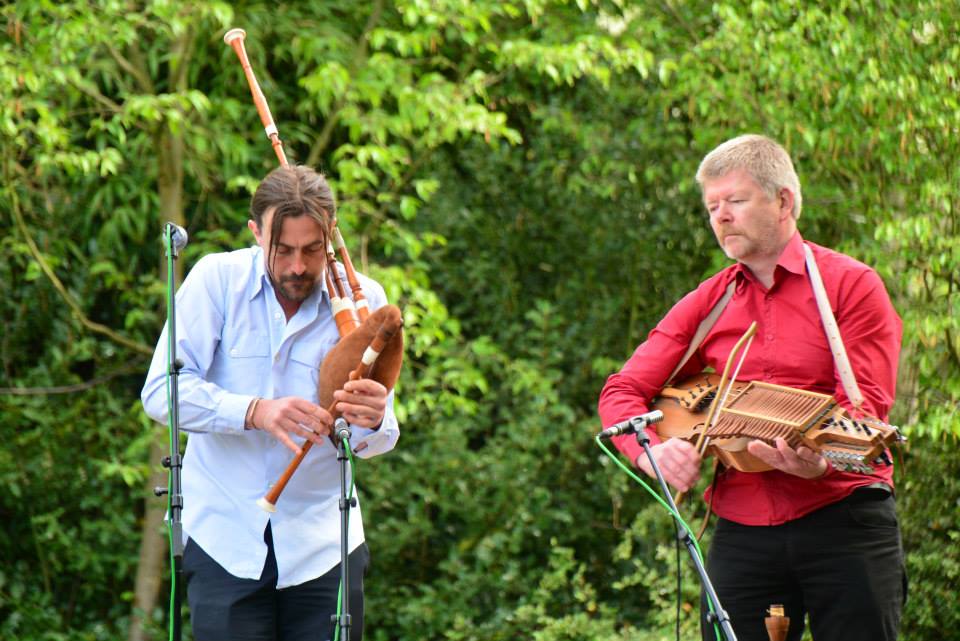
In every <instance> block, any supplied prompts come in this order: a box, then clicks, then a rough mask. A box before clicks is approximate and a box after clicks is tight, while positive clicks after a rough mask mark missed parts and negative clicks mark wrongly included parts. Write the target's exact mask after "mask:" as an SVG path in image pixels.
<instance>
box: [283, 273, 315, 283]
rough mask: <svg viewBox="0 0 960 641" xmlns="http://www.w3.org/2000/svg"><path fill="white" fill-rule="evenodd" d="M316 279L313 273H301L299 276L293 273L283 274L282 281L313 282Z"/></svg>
mask: <svg viewBox="0 0 960 641" xmlns="http://www.w3.org/2000/svg"><path fill="white" fill-rule="evenodd" d="M315 280H316V277H314V276H313V274H301V275H299V276H297V275H295V274H291V275H289V276H281V277H280V282H281V283H312V282H313V281H315Z"/></svg>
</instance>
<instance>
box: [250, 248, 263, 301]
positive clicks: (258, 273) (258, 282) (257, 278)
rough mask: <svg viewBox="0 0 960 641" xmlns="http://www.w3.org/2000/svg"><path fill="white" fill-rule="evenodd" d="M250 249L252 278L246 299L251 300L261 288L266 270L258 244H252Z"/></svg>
mask: <svg viewBox="0 0 960 641" xmlns="http://www.w3.org/2000/svg"><path fill="white" fill-rule="evenodd" d="M251 249H253V280H252V282H251V283H250V285H251V286H250V297H249V299H248V300H253V299H254V298H256V297H257V294H259V293H260V290H262V289H263V284H264V281H265V279H266V278H267V270H266V266H265V265H264V262H263V249H261V248H260V245H254V246H253V247H252V248H251Z"/></svg>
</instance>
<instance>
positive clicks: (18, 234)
mask: <svg viewBox="0 0 960 641" xmlns="http://www.w3.org/2000/svg"><path fill="white" fill-rule="evenodd" d="M0 16H2V20H3V22H4V26H5V36H3V37H0V82H2V83H3V86H4V87H5V88H8V91H7V92H6V93H5V94H4V96H3V98H2V99H0V172H2V178H3V180H2V182H0V222H3V223H4V226H5V228H6V229H7V230H8V233H7V234H6V235H5V236H4V237H3V238H0V251H2V252H3V255H4V256H5V260H4V261H0V293H2V296H0V308H2V310H3V312H2V314H3V315H2V319H3V331H2V332H0V372H2V376H0V381H2V382H0V386H3V389H2V390H0V418H2V420H3V424H4V425H5V426H7V429H8V431H9V437H8V438H7V439H5V442H4V446H3V447H2V448H0V480H2V481H3V482H4V486H5V487H6V488H8V492H7V493H6V495H5V498H4V499H0V514H2V515H3V516H4V517H5V518H4V521H5V522H6V523H8V527H7V528H5V530H4V531H3V533H2V534H0V554H2V556H3V558H4V559H5V560H6V559H9V561H6V562H5V563H4V565H3V566H2V568H0V637H3V638H6V637H13V638H24V639H28V638H29V639H32V638H37V639H115V638H120V637H123V636H125V635H126V633H127V631H128V627H129V625H130V623H129V622H130V614H131V601H132V598H133V595H132V591H133V589H134V586H133V577H134V574H135V570H136V564H137V547H138V541H137V540H136V539H137V536H136V535H135V534H134V533H137V532H139V531H140V528H141V526H142V525H143V523H142V519H143V516H142V515H143V514H144V511H145V506H146V505H149V504H148V503H146V501H155V500H156V499H153V498H152V497H151V498H148V497H147V496H146V494H147V493H146V491H145V484H146V477H147V475H148V473H149V472H150V471H151V470H153V469H155V467H156V461H153V460H149V455H148V451H149V439H150V436H151V435H152V433H153V430H154V428H153V427H152V426H151V425H150V424H149V421H147V420H146V418H145V417H144V416H143V414H142V412H141V411H140V409H139V405H138V402H137V395H138V392H139V388H140V384H141V382H142V375H143V371H144V370H145V368H146V358H147V354H149V352H150V351H151V349H152V345H153V343H154V341H155V340H156V336H157V335H158V334H159V330H160V327H161V325H162V322H163V292H164V287H163V284H162V278H160V277H158V274H162V272H158V266H159V265H161V263H162V261H163V256H162V250H161V247H160V244H159V243H158V242H157V240H158V238H159V236H160V229H161V223H162V222H163V221H166V220H173V221H175V222H178V223H179V224H184V225H185V226H186V227H187V228H188V229H189V232H190V236H191V244H190V246H189V247H188V248H187V250H186V251H185V252H184V253H183V256H182V260H181V262H182V265H181V266H180V267H181V268H189V266H190V265H192V264H193V263H194V262H195V261H196V259H197V258H199V257H200V256H202V255H203V254H205V253H208V252H210V251H220V250H223V249H229V248H234V247H238V246H242V245H244V244H246V243H249V242H250V238H249V235H248V234H247V232H246V230H245V227H244V223H245V220H246V216H247V215H246V209H247V206H248V201H249V197H250V194H251V193H252V191H253V190H254V189H255V187H256V185H257V183H258V181H259V180H260V178H261V177H262V176H263V175H264V174H265V173H266V172H267V171H268V170H269V169H271V168H272V167H273V166H274V165H275V159H274V158H273V156H272V155H271V153H270V151H269V148H268V145H267V143H266V141H265V140H264V138H263V135H262V134H261V133H260V128H259V124H258V123H257V118H256V115H255V113H254V110H253V107H252V106H251V105H250V101H249V96H248V92H247V88H246V84H245V80H244V79H243V75H242V72H241V70H240V67H239V64H238V63H237V62H236V60H235V57H234V54H233V53H232V52H231V51H230V50H229V49H228V48H227V47H225V46H224V45H223V44H222V42H221V41H220V36H221V35H222V33H223V32H224V31H225V30H226V29H227V28H229V27H232V26H234V25H238V26H242V27H243V28H245V29H246V31H247V32H248V41H247V50H248V53H249V55H250V58H251V62H252V64H253V67H254V68H255V70H256V73H257V76H258V78H259V80H260V83H261V85H262V87H263V90H264V92H265V94H266V95H267V97H268V98H269V100H270V104H271V108H272V111H273V115H274V117H275V120H276V122H277V124H278V126H279V129H280V133H281V137H282V138H283V140H284V142H285V149H286V151H287V154H288V156H289V157H290V158H291V159H292V160H293V161H297V162H305V163H308V164H311V165H315V166H317V167H319V168H322V169H324V170H325V171H326V172H328V174H329V176H330V178H331V182H332V184H333V185H334V187H335V189H336V191H337V195H338V200H339V202H340V206H341V207H340V212H339V217H340V220H341V227H342V228H343V229H344V235H345V236H346V238H347V242H348V243H349V244H350V245H351V248H352V249H354V252H355V257H354V258H355V261H356V262H358V263H359V264H360V265H361V267H362V270H363V271H366V272H368V273H370V274H371V275H372V276H374V277H375V278H377V279H378V280H380V281H381V282H383V283H384V284H385V286H386V288H387V290H388V295H389V297H390V298H391V300H394V301H397V302H398V303H399V304H400V305H401V306H402V308H403V310H404V320H405V325H406V330H407V353H406V358H407V361H406V363H407V365H406V367H405V371H404V374H403V376H402V378H401V381H400V384H399V386H398V396H397V398H398V406H397V411H398V414H399V415H400V418H401V421H402V424H403V436H402V438H401V442H400V445H399V446H398V449H397V451H396V452H394V453H392V454H390V455H389V456H386V457H383V458H382V459H375V460H373V461H370V462H364V463H362V465H363V466H364V469H363V471H362V473H361V475H360V478H361V483H362V491H363V492H364V510H365V513H366V519H367V528H366V529H367V532H368V537H369V539H370V542H371V548H372V551H373V556H374V562H373V574H372V576H371V579H370V582H369V584H368V585H369V587H368V590H367V594H368V601H369V604H370V610H369V612H370V615H369V617H368V619H369V623H370V625H369V627H368V631H367V632H368V636H370V638H374V639H378V640H383V641H386V640H388V639H463V640H467V639H478V640H479V639H483V640H488V639H500V638H504V639H506V638H516V637H523V638H534V639H539V640H542V641H554V640H557V641H559V640H561V639H610V640H614V639H628V638H629V639H650V640H653V639H667V638H672V636H673V625H674V601H675V569H674V568H675V563H676V559H675V550H674V548H673V546H672V543H671V542H672V537H673V528H672V525H671V523H670V521H669V519H667V518H666V517H665V515H664V514H663V513H662V511H661V510H660V508H658V507H654V506H652V505H651V503H650V501H649V500H648V499H647V497H646V496H645V495H644V494H641V493H640V492H639V491H638V490H637V489H636V488H635V487H633V486H632V485H630V484H629V483H628V482H627V480H626V479H625V478H623V477H622V476H621V475H620V473H619V472H616V471H615V470H614V468H613V467H612V466H611V464H610V462H609V461H608V460H607V459H606V458H605V457H604V456H603V455H602V454H601V453H599V452H598V450H596V448H595V446H594V445H593V443H592V442H591V441H590V438H589V436H590V435H591V434H592V433H593V432H594V431H595V429H596V427H597V425H596V421H595V419H594V407H595V402H596V396H597V393H598V391H599V389H600V387H601V385H602V382H603V378H604V377H605V376H606V375H608V374H609V373H610V372H612V371H613V370H615V369H616V368H617V367H618V366H619V364H620V363H622V362H623V360H624V359H625V358H626V357H627V355H628V354H629V353H630V352H631V350H632V349H633V348H634V346H635V345H636V344H637V343H638V342H639V341H640V340H642V338H643V336H644V335H645V334H646V332H647V331H648V330H649V329H650V328H651V327H652V326H653V324H654V323H655V322H656V321H657V320H658V319H659V317H660V316H661V315H662V314H663V313H664V311H666V309H668V308H669V306H670V305H671V304H672V303H673V302H674V301H675V300H676V299H677V298H679V297H680V296H681V295H682V294H683V293H684V292H686V291H688V290H689V289H690V288H691V287H693V286H694V285H695V284H696V283H697V282H698V280H700V279H701V278H702V277H703V276H704V275H706V274H708V273H711V272H712V271H714V270H715V269H716V268H717V267H719V266H721V265H723V264H725V263H724V260H725V259H724V258H723V256H722V254H721V253H720V252H719V251H717V250H716V244H715V242H714V240H713V238H712V236H711V234H710V232H709V229H708V226H707V225H706V223H705V220H704V216H703V213H702V205H701V204H700V198H699V193H698V190H697V187H696V185H695V183H694V181H693V175H694V172H695V170H696V166H697V163H698V162H699V160H700V158H701V157H702V155H703V154H704V153H705V152H706V151H708V150H709V149H710V148H712V147H713V146H714V145H715V144H717V143H719V142H720V141H722V140H724V139H726V138H728V137H730V136H732V135H735V134H737V133H742V132H746V131H757V132H761V133H766V134H769V135H771V136H773V137H776V138H778V139H780V140H782V141H783V142H784V143H785V144H786V145H787V147H788V148H789V150H790V151H791V153H792V154H793V156H794V158H795V160H796V162H797V165H798V170H799V173H800V175H801V180H802V182H803V185H804V196H805V198H804V203H805V207H804V215H803V217H802V218H801V221H800V226H801V229H802V231H803V233H804V235H805V237H806V238H808V239H811V240H813V241H815V242H819V243H822V244H825V245H829V246H834V247H837V248H839V249H842V250H844V251H847V252H848V253H850V254H852V255H854V256H855V257H858V258H860V259H862V260H864V261H865V262H867V263H869V264H871V265H873V266H875V267H876V268H877V269H878V271H879V272H880V273H881V275H882V276H883V277H884V279H885V281H886V283H887V286H888V289H889V290H890V292H891V295H892V296H893V298H894V300H895V304H896V306H897V308H898V309H899V310H900V313H901V315H902V317H903V319H904V330H905V333H904V354H903V358H902V362H901V376H900V386H899V387H900V393H899V399H900V401H899V403H898V405H897V406H896V407H895V409H894V414H895V416H894V418H895V419H896V420H897V422H899V423H901V424H902V425H904V426H906V429H907V431H908V435H909V436H910V437H911V441H912V449H911V454H910V459H909V462H910V464H911V465H910V470H909V474H908V477H907V479H906V481H904V482H902V483H901V487H900V493H899V497H900V508H901V514H902V519H903V524H904V538H905V546H906V549H907V552H908V566H909V569H910V572H911V575H912V585H911V596H910V602H909V603H908V606H907V611H906V613H905V622H904V632H905V634H904V638H905V639H907V638H909V639H937V638H941V636H942V631H943V630H951V629H955V628H956V627H957V623H958V621H957V620H956V616H957V608H956V607H955V606H953V605H952V604H953V603H954V601H955V599H953V598H952V596H951V591H950V590H951V587H952V585H953V583H955V582H956V578H957V567H958V563H960V560H958V556H957V552H956V549H957V545H956V543H957V540H956V538H957V523H956V519H955V518H953V516H954V515H955V514H957V505H958V503H957V501H958V489H960V488H958V487H957V486H956V484H955V483H952V481H951V480H950V479H953V478H955V477H956V476H957V474H956V473H955V470H951V468H950V461H952V460H954V459H955V457H951V456H950V455H949V449H948V446H949V445H950V444H953V443H954V440H955V437H957V436H960V419H958V416H957V410H956V407H957V406H958V401H960V326H958V323H960V303H958V287H960V281H958V274H960V272H958V270H957V267H956V266H957V265H958V264H960V244H958V243H960V241H958V238H960V208H958V205H957V196H956V194H957V193H958V188H960V179H958V171H957V163H956V162H955V161H954V160H955V159H956V158H957V157H960V149H958V144H960V143H958V142H957V141H958V140H960V135H958V134H960V131H958V127H960V125H958V123H960V100H958V98H957V95H958V93H957V90H958V88H960V87H958V77H960V76H958V65H960V46H958V44H957V43H958V42H960V38H958V35H960V34H958V25H960V10H958V8H957V6H956V3H953V2H948V1H946V0H931V1H929V2H907V3H894V2H881V3H876V2H873V1H867V0H851V1H848V2H842V3H834V4H825V3H804V2H794V1H787V0H771V1H756V0H751V1H749V2H748V1H746V0H737V1H727V2H719V3H716V2H705V1H699V0H693V1H691V2H684V3H677V2H660V3H629V2H622V1H620V0H611V1H589V0H578V1H577V2H565V1H562V0H557V1H553V0H535V1H534V0H526V1H523V2H520V1H506V2H499V1H494V0H480V1H474V2H468V1H465V0H442V1H434V2H423V1H420V0H398V1H396V2H388V1H386V0H376V1H375V2H371V3H359V2H352V1H347V0H336V1H331V2H323V3H292V2H288V3H270V4H269V5H266V4H263V3H250V2H241V3H223V2H200V3H174V2H169V1H168V0H153V1H138V2H136V1H124V2H115V1H106V0H104V1H98V2H93V1H89V2H87V1H82V0H73V1H70V2H62V3H53V2H47V1H46V0H27V1H25V2H17V3H9V4H7V5H4V6H3V7H2V8H0ZM930 497H935V499H930ZM921 499H922V500H921ZM688 509H689V508H688ZM702 509H703V508H702V507H701V506H697V507H696V508H695V510H702ZM690 520H691V521H696V520H697V518H696V516H694V517H693V518H691V519H690ZM157 526H159V523H157ZM149 529H150V528H149V524H148V531H149ZM684 557H685V553H684V554H683V555H682V556H681V566H682V573H683V592H682V594H681V607H682V611H683V613H684V614H683V617H682V620H681V629H682V633H683V636H684V637H685V638H686V637H689V636H694V635H695V630H696V627H697V623H696V610H697V585H696V581H695V578H694V576H693V571H692V568H691V567H690V566H689V563H687V561H686V559H685V558H684ZM164 607H165V604H161V603H158V604H157V606H156V608H155V610H154V611H152V612H148V613H146V614H147V618H148V619H150V620H151V621H160V620H162V618H163V611H162V610H163V608H164ZM150 630H151V631H152V632H153V633H154V634H155V635H157V636H159V634H161V632H160V631H159V629H158V626H157V627H155V628H150Z"/></svg>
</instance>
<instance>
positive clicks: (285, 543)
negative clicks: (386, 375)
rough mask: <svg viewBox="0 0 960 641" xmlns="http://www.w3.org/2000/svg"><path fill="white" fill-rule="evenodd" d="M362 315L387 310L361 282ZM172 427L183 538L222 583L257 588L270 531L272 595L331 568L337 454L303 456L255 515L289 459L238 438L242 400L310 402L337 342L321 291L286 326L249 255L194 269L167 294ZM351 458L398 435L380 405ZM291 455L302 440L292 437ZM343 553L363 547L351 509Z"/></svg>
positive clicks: (151, 377) (152, 396)
mask: <svg viewBox="0 0 960 641" xmlns="http://www.w3.org/2000/svg"><path fill="white" fill-rule="evenodd" d="M361 284H362V285H363V290H364V294H365V295H366V296H367V299H368V301H369V303H370V308H371V309H376V308H378V307H381V306H383V305H384V304H386V295H385V294H384V292H383V288H382V287H380V285H379V284H377V283H376V282H374V281H373V280H370V279H369V278H365V277H362V276H361ZM176 317H177V332H176V333H177V345H176V355H177V357H178V358H180V359H181V360H182V361H183V364H184V365H183V369H182V370H181V372H180V376H179V379H180V380H179V388H178V391H179V397H180V428H181V429H183V430H184V431H186V432H190V436H189V439H188V442H187V448H186V453H185V455H184V460H183V472H182V486H183V496H184V499H183V512H182V516H183V529H184V537H187V536H189V537H190V538H192V539H193V540H194V541H195V542H196V543H197V544H198V545H199V546H200V547H201V548H203V550H204V551H205V552H206V553H207V554H209V555H210V556H211V557H213V558H214V559H215V560H216V561H217V562H218V563H219V564H220V565H221V566H223V567H224V569H226V570H227V571H228V572H230V574H233V575H234V576H237V577H241V578H248V579H259V578H260V574H261V572H262V571H263V567H264V563H265V562H266V558H267V546H266V544H265V543H264V542H263V532H264V529H265V528H266V526H267V522H268V520H269V522H270V523H271V529H272V532H273V541H274V550H275V553H276V557H277V569H278V571H279V578H278V580H277V587H278V588H283V587H288V586H292V585H299V584H300V583H303V582H305V581H309V580H311V579H314V578H317V577H319V576H321V575H323V574H325V573H326V572H327V571H329V570H330V569H331V568H333V567H335V566H336V565H337V564H338V563H339V562H340V526H339V522H340V521H339V519H340V512H339V501H338V499H339V496H340V475H339V467H338V463H337V456H336V454H337V452H336V448H335V447H333V445H332V444H324V445H323V446H317V445H315V446H313V447H312V448H311V449H310V451H309V452H308V453H307V455H306V457H305V458H304V460H303V463H302V464H301V465H300V467H299V469H298V470H297V472H296V474H294V475H293V476H292V478H291V479H290V482H289V483H288V484H287V486H286V488H285V489H284V491H283V494H282V495H281V496H280V498H279V500H278V501H277V511H276V512H275V513H273V514H268V513H267V512H264V511H263V510H262V509H261V508H259V507H258V506H257V499H259V498H261V497H262V496H263V495H264V494H265V493H266V492H267V491H268V490H269V489H270V487H271V486H272V485H273V483H274V482H276V481H277V479H278V478H279V477H280V475H281V474H282V473H283V471H284V470H285V469H286V468H287V465H288V464H289V463H290V461H291V460H292V459H293V453H292V452H291V451H290V450H289V449H287V448H286V447H285V446H284V445H282V444H281V443H280V442H279V441H277V440H276V439H274V438H273V437H272V436H270V435H269V434H267V433H266V432H262V431H260V430H247V429H244V419H245V417H246V412H247V408H248V406H249V405H250V402H251V401H252V400H253V399H254V398H255V397H257V396H261V397H263V398H266V399H273V398H281V397H284V396H299V397H301V398H305V399H307V400H309V401H311V402H313V403H317V402H318V397H317V379H318V373H319V365H320V363H321V362H322V361H323V358H324V356H326V354H327V352H328V351H329V350H330V349H331V348H332V347H333V346H334V345H335V344H336V343H337V340H338V339H339V333H338V332H337V327H336V324H335V323H334V320H333V316H332V315H331V312H330V306H329V298H328V296H327V293H326V291H325V290H324V288H323V287H321V286H318V287H317V288H316V290H315V291H314V292H313V293H312V294H311V295H310V297H309V298H307V299H306V300H305V301H304V302H303V303H302V304H301V306H300V309H299V310H298V311H297V313H296V314H295V315H294V316H293V317H291V318H290V320H289V321H287V320H286V319H285V316H284V313H283V310H282V309H281V308H280V304H279V303H278V302H277V297H276V294H275V293H274V289H273V286H272V285H271V283H270V279H269V278H268V277H267V275H266V272H265V269H264V260H263V252H262V250H261V249H260V247H252V248H249V249H241V250H238V251H233V252H228V253H221V254H212V255H209V256H205V257H204V258H202V259H200V261H198V262H197V264H196V265H195V266H194V268H193V269H192V270H191V271H190V274H189V275H188V276H187V278H186V279H185V280H184V282H183V285H182V286H181V287H180V289H179V291H178V292H177V295H176ZM166 369H167V330H166V328H164V330H163V333H162V334H161V336H160V340H159V342H158V343H157V349H156V351H155V352H154V355H153V362H152V363H151V365H150V372H149V373H148V375H147V380H146V383H145V384H144V387H143V392H142V393H141V400H142V401H143V407H144V409H145V410H146V412H147V414H148V415H149V416H150V417H151V418H153V419H154V420H156V421H159V422H161V423H164V424H166V421H167V413H168V408H167V394H166V380H165V376H166ZM352 429H353V438H352V439H351V443H352V445H353V446H354V448H355V449H358V448H360V444H361V443H364V446H363V448H362V451H360V452H358V454H357V456H360V457H362V458H369V457H371V456H376V455H378V454H382V453H384V452H388V451H390V450H391V449H393V447H394V445H396V442H397V439H398V438H399V436H400V430H399V427H398V425H397V419H396V416H395V415H394V412H393V393H392V392H391V393H390V395H389V397H388V399H387V409H386V413H385V415H384V418H383V423H382V424H381V426H380V428H379V429H378V430H371V429H366V428H361V427H357V426H353V428H352ZM291 437H292V438H293V440H294V442H296V443H297V444H298V445H299V444H301V443H302V442H303V439H302V438H300V437H297V436H293V435H291ZM350 516H351V518H350V532H349V543H350V549H351V550H352V549H354V548H356V547H357V546H358V545H360V543H362V542H363V540H364V539H363V523H362V518H361V515H360V509H359V506H358V507H357V508H355V509H351V510H350Z"/></svg>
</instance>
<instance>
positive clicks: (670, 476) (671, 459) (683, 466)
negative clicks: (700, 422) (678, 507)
mask: <svg viewBox="0 0 960 641" xmlns="http://www.w3.org/2000/svg"><path fill="white" fill-rule="evenodd" d="M650 453H651V454H653V458H655V459H656V461H657V467H659V468H660V472H661V474H663V478H664V479H665V480H666V481H667V483H669V484H670V485H672V486H673V487H674V488H676V489H678V490H680V491H681V492H686V491H687V490H689V489H690V488H691V487H693V486H694V485H696V484H697V481H698V480H700V454H698V453H697V448H695V447H694V446H693V445H691V444H690V443H688V442H687V441H684V440H683V439H679V438H671V439H669V440H666V441H664V442H663V443H658V444H657V445H654V446H652V447H651V448H650ZM637 467H639V468H640V469H641V470H643V471H644V472H645V473H646V475H647V476H649V477H650V478H656V477H657V475H656V474H654V472H653V467H652V466H651V465H650V459H648V458H647V455H646V453H643V454H641V455H640V456H639V457H637Z"/></svg>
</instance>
